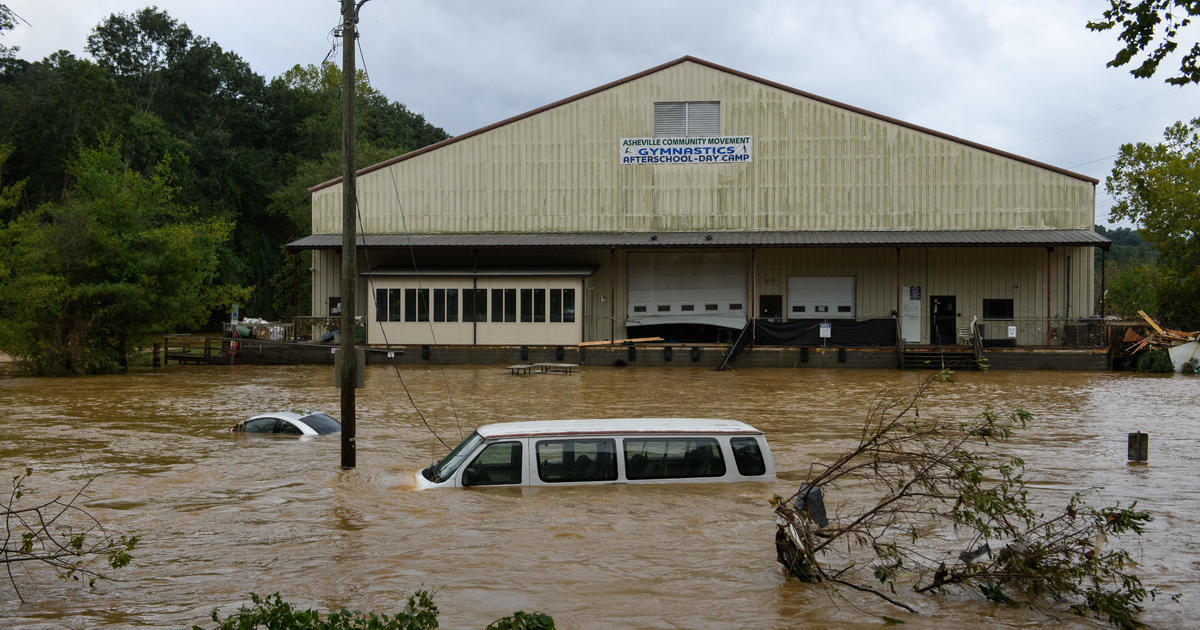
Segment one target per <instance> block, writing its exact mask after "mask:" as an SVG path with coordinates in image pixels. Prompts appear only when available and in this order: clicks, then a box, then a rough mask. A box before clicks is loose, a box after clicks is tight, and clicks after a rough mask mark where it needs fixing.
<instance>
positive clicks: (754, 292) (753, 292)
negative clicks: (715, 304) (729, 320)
mask: <svg viewBox="0 0 1200 630" xmlns="http://www.w3.org/2000/svg"><path fill="white" fill-rule="evenodd" d="M757 254H758V250H757V249H755V248H753V247H751V248H750V308H748V309H746V314H747V315H749V316H750V347H754V345H755V343H756V342H757V337H758V327H757V326H755V325H754V320H755V319H757V318H758V315H757V313H755V312H754V309H755V308H758V301H757V300H758V287H757V286H755V284H754V282H755V278H756V276H757V274H756V273H755V272H756V271H757V267H758V256H757Z"/></svg>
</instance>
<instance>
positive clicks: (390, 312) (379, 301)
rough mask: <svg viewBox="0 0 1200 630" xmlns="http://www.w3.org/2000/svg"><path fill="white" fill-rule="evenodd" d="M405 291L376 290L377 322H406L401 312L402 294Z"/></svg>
mask: <svg viewBox="0 0 1200 630" xmlns="http://www.w3.org/2000/svg"><path fill="white" fill-rule="evenodd" d="M403 291H404V290H403V289H375V321H377V322H399V321H404V320H403V317H402V313H401V311H400V294H401V293H402V292H403Z"/></svg>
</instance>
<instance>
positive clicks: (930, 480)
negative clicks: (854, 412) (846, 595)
mask: <svg viewBox="0 0 1200 630" xmlns="http://www.w3.org/2000/svg"><path fill="white" fill-rule="evenodd" d="M949 377H950V374H949V372H943V373H941V374H938V375H935V376H933V377H930V378H928V379H926V380H924V381H923V382H921V383H920V384H919V385H918V387H917V390H916V392H915V393H914V394H911V395H907V396H891V395H883V396H880V397H879V398H877V399H876V400H875V401H874V403H873V404H872V407H871V409H870V411H869V413H868V415H867V420H866V422H864V424H863V429H862V432H861V434H860V435H859V439H858V444H857V445H856V446H855V447H854V448H853V449H852V450H850V451H849V452H847V453H845V454H843V455H842V456H841V457H839V458H838V459H837V460H835V461H834V462H833V463H832V464H828V465H825V464H815V465H814V466H813V468H812V470H811V471H810V473H809V477H808V480H807V482H806V483H805V484H804V485H803V486H802V487H801V488H800V489H799V490H798V491H797V492H796V493H795V494H793V495H792V496H790V497H788V498H787V499H783V498H781V497H778V496H776V497H774V498H773V499H772V505H773V506H774V508H775V514H776V517H777V525H778V529H777V533H776V550H777V553H778V559H779V561H780V562H781V563H782V564H783V565H784V567H785V568H786V569H787V571H788V573H789V574H790V575H792V576H794V577H796V578H799V579H801V580H803V581H806V582H811V583H821V584H827V585H842V586H847V587H850V588H854V589H856V590H859V591H863V592H867V593H871V594H874V595H876V596H878V597H879V598H881V599H883V600H884V601H887V602H889V603H891V604H893V605H895V606H898V607H900V608H903V609H905V610H907V611H909V612H913V613H915V612H917V609H916V608H915V607H914V606H913V605H911V604H910V603H907V602H906V601H905V598H904V597H903V596H901V594H900V591H898V590H897V586H898V585H901V584H903V585H905V586H907V587H909V588H910V590H911V591H912V592H913V593H917V594H923V593H941V592H945V591H946V590H948V589H950V588H955V587H957V588H960V589H965V590H973V591H977V592H979V593H981V594H982V595H983V596H984V597H986V598H987V599H990V600H992V601H996V602H1002V603H1020V604H1024V605H1028V606H1030V607H1033V608H1037V609H1039V610H1041V611H1043V612H1045V613H1047V614H1050V615H1054V614H1055V613H1056V611H1057V610H1059V609H1065V610H1068V611H1071V612H1074V613H1077V614H1090V615H1093V616H1095V617H1098V618H1101V619H1105V620H1107V621H1109V622H1110V623H1112V624H1113V625H1115V626H1117V627H1121V628H1135V627H1138V626H1140V625H1141V624H1140V623H1139V622H1138V620H1137V618H1138V614H1139V613H1140V612H1141V611H1142V603H1143V602H1144V601H1145V600H1146V598H1147V597H1151V598H1153V596H1154V594H1155V593H1154V591H1153V590H1151V591H1147V590H1146V589H1145V588H1144V587H1143V586H1142V584H1141V581H1140V580H1139V579H1138V577H1137V576H1136V575H1134V574H1133V573H1131V572H1130V567H1131V566H1132V562H1131V558H1130V556H1129V553H1128V552H1126V551H1124V550H1121V549H1112V548H1108V547H1106V542H1107V539H1108V537H1110V536H1120V535H1123V534H1141V533H1142V530H1143V527H1144V525H1145V524H1146V523H1147V522H1148V521H1150V515H1149V514H1148V513H1146V512H1144V511H1138V510H1137V509H1136V507H1137V506H1136V503H1135V504H1134V505H1131V506H1128V507H1124V508H1122V507H1120V506H1114V507H1107V508H1103V509H1096V508H1092V507H1090V506H1088V505H1087V504H1086V503H1085V502H1084V501H1083V498H1082V496H1081V495H1080V494H1076V495H1074V496H1073V497H1072V498H1071V500H1070V502H1069V503H1068V505H1067V506H1066V507H1065V508H1064V509H1063V511H1062V512H1061V513H1058V514H1055V515H1052V516H1050V517H1046V516H1045V515H1043V514H1042V513H1040V512H1038V511H1037V510H1036V509H1035V508H1034V507H1033V505H1032V504H1031V501H1030V496H1029V494H1028V491H1027V488H1026V482H1025V479H1024V476H1023V475H1024V470H1025V463H1024V462H1023V461H1022V460H1021V458H1019V457H1015V456H1012V455H1009V454H1006V453H1004V452H1003V451H1001V450H1000V449H999V448H998V445H999V444H1001V443H1003V442H1005V441H1006V440H1008V439H1009V438H1010V437H1011V436H1012V435H1013V434H1014V433H1015V432H1016V431H1018V430H1020V429H1021V428H1024V427H1025V426H1026V425H1027V424H1028V423H1029V421H1030V420H1031V419H1032V416H1031V415H1030V414H1029V413H1028V412H1025V411H1023V410H1020V409H1018V410H1015V411H1013V412H1011V413H1008V414H1006V415H1001V414H997V413H995V412H993V411H992V410H990V409H989V410H986V411H984V412H983V413H981V414H980V415H979V416H978V417H975V418H972V419H970V420H967V421H953V422H952V421H945V420H939V419H936V418H921V416H920V409H919V404H920V402H921V401H922V400H923V399H924V397H925V396H926V395H927V393H928V392H929V390H930V388H931V387H933V386H934V385H935V384H936V383H938V382H940V381H948V380H949ZM835 493H836V494H835ZM826 495H831V496H836V497H837V498H838V499H839V501H841V502H840V503H839V504H838V505H835V513H833V514H831V515H828V516H827V515H826V508H825V504H824V497H825V496H826ZM843 497H846V498H845V499H843ZM859 497H866V498H865V500H863V501H857V499H858V498H859Z"/></svg>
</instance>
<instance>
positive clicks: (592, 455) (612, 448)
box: [536, 439, 617, 483]
mask: <svg viewBox="0 0 1200 630" xmlns="http://www.w3.org/2000/svg"><path fill="white" fill-rule="evenodd" d="M536 450H537V462H538V477H539V478H540V479H541V480H542V481H545V482H547V483H562V482H567V481H614V480H616V478H617V445H616V442H614V441H613V440H608V439H593V440H544V441H541V442H538V443H537V447H536Z"/></svg>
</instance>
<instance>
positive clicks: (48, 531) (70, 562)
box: [0, 468, 138, 601]
mask: <svg viewBox="0 0 1200 630" xmlns="http://www.w3.org/2000/svg"><path fill="white" fill-rule="evenodd" d="M32 475H33V469H32V468H26V469H25V470H24V471H23V472H22V473H21V474H18V475H14V476H13V478H12V490H11V491H10V492H9V494H8V498H7V500H6V501H5V502H4V504H3V505H2V506H0V514H2V515H3V517H4V541H3V546H2V547H0V565H3V566H4V569H5V571H6V573H7V575H8V582H9V584H10V585H11V586H12V588H13V591H14V592H15V593H16V595H17V598H18V599H20V600H21V601H25V600H24V598H23V597H22V596H21V589H20V587H19V586H18V585H17V579H16V576H15V575H13V570H14V568H16V567H20V566H25V565H26V564H31V565H37V566H45V567H49V568H50V569H52V570H53V571H54V572H55V573H56V574H57V575H58V577H59V578H61V579H64V580H66V579H72V580H79V579H86V580H87V583H88V586H89V587H94V586H95V585H96V580H98V579H103V578H104V575H103V574H102V573H100V572H99V570H98V569H97V568H95V564H96V562H97V561H98V560H100V559H103V560H104V562H105V563H106V564H107V565H108V566H109V567H110V568H112V569H119V568H122V567H124V566H126V565H128V564H129V563H130V561H132V560H133V556H132V555H130V552H131V551H133V549H134V547H135V546H136V545H137V543H138V537H137V536H126V535H124V534H117V533H114V532H111V531H109V530H108V529H106V528H105V527H104V526H103V525H102V524H101V523H100V521H98V520H97V519H96V518H95V517H94V516H92V515H91V513H89V512H88V511H87V510H85V509H83V508H81V507H79V506H78V505H77V503H78V502H79V500H80V498H82V497H83V495H84V493H85V492H86V491H87V489H88V488H89V487H90V486H91V485H92V483H93V482H94V481H95V480H96V478H97V477H98V476H99V475H91V476H90V477H88V478H87V481H85V482H84V484H83V486H82V487H80V488H79V489H78V490H77V491H76V492H75V494H73V495H71V496H70V497H67V498H65V499H64V498H63V497H61V496H59V497H55V498H53V499H51V500H49V501H44V502H41V503H38V504H35V505H31V506H22V505H21V504H20V502H21V501H22V499H25V498H26V497H28V496H29V495H31V494H34V491H33V490H32V489H31V488H29V487H28V486H27V485H26V484H25V482H26V481H27V480H28V479H29V478H30V477H31V476H32Z"/></svg>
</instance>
